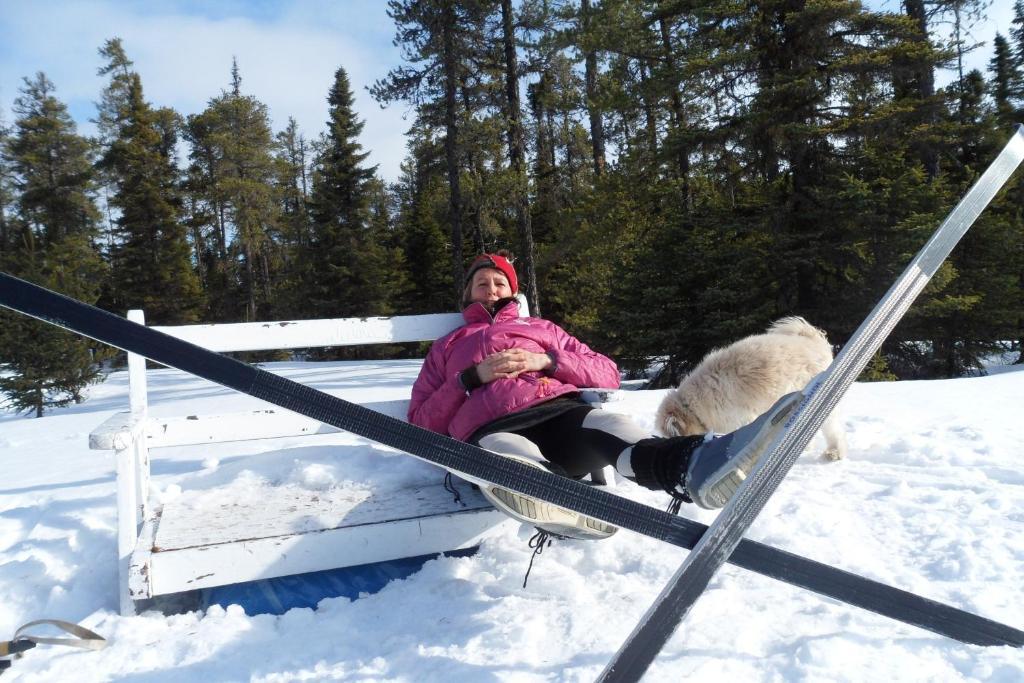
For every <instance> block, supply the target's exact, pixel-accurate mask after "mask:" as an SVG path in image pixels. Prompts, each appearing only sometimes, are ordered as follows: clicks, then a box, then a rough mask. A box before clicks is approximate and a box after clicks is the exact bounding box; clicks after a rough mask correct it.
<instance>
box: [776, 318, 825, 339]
mask: <svg viewBox="0 0 1024 683" xmlns="http://www.w3.org/2000/svg"><path fill="white" fill-rule="evenodd" d="M768 334H794V335H798V336H801V337H807V338H809V339H824V340H825V341H828V338H827V337H826V336H825V332H824V330H820V329H818V328H817V327H815V326H814V325H812V324H810V323H809V322H807V321H806V320H804V319H803V318H801V317H800V316H798V315H792V316H789V317H788V318H780V319H779V320H776V321H775V322H773V323H772V324H771V325H770V326H769V327H768Z"/></svg>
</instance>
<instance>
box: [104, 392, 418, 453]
mask: <svg viewBox="0 0 1024 683" xmlns="http://www.w3.org/2000/svg"><path fill="white" fill-rule="evenodd" d="M363 405H364V406H365V407H367V408H370V409H371V410H376V411H377V412H379V413H384V414H385V415H390V416H391V417H394V418H397V419H399V420H404V419H405V417H406V413H408V411H409V401H408V400H396V401H375V402H370V403H364V404H363ZM97 431H98V430H97ZM339 431H341V430H340V429H338V428H337V427H332V426H330V425H325V424H323V423H322V422H318V421H317V420H313V419H311V418H308V417H305V416H303V415H297V414H296V413H293V412H291V411H288V410H284V409H281V408H268V409H266V410H249V411H245V412H238V413H225V414H223V415H186V416H176V417H162V418H150V419H149V421H148V429H147V430H146V443H147V444H148V445H149V447H150V448H164V447H167V446H194V445H198V444H206V443H228V442H231V441H251V440H255V439H278V438H283V437H291V436H309V435H311V434H334V433H337V432H339ZM94 434H96V432H94ZM108 441H109V439H106V440H104V441H102V443H107V442H108ZM97 443H100V442H97Z"/></svg>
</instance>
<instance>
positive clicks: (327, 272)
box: [305, 68, 392, 317]
mask: <svg viewBox="0 0 1024 683" xmlns="http://www.w3.org/2000/svg"><path fill="white" fill-rule="evenodd" d="M327 101H328V103H329V104H330V107H329V117H330V118H329V120H328V122H327V133H326V135H325V137H324V139H323V141H322V143H321V150H320V153H319V155H318V158H317V161H316V166H315V169H314V172H313V190H312V193H311V197H310V214H311V216H312V228H313V235H312V240H311V243H310V250H309V262H310V264H311V265H310V268H309V270H308V273H307V275H308V278H309V279H308V280H307V282H306V286H305V291H306V293H307V297H308V302H309V314H310V315H311V316H313V317H343V316H355V315H387V314H389V313H391V303H390V301H389V280H390V277H389V275H390V273H391V266H392V264H391V263H389V261H390V260H391V259H390V256H391V255H390V254H389V253H388V251H387V249H385V248H384V246H383V245H382V244H381V243H380V242H379V236H378V235H375V234H374V233H373V232H372V231H371V229H370V220H369V219H370V211H369V209H370V207H369V202H370V192H369V190H370V188H369V183H370V181H371V179H373V177H374V174H375V172H376V167H371V168H366V167H363V166H362V163H363V162H364V161H365V159H366V157H367V156H368V155H369V153H368V152H363V151H361V150H362V147H361V145H360V144H359V142H358V137H359V134H360V133H361V132H362V129H363V123H362V122H361V121H359V120H358V119H357V118H356V116H355V113H354V111H353V109H352V105H353V96H352V90H351V86H350V85H349V80H348V74H346V73H345V70H344V69H343V68H339V69H338V70H337V71H336V72H335V74H334V83H333V84H332V86H331V89H330V93H329V94H328V97H327Z"/></svg>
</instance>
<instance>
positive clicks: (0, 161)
mask: <svg viewBox="0 0 1024 683" xmlns="http://www.w3.org/2000/svg"><path fill="white" fill-rule="evenodd" d="M9 136H10V131H9V129H8V127H7V124H6V123H5V122H4V120H3V117H2V115H0V259H2V258H3V256H4V254H5V253H6V252H8V251H9V250H10V249H11V248H12V246H13V238H14V235H13V228H12V225H11V221H12V219H13V211H14V178H13V171H12V170H11V164H10V162H9V160H8V158H7V155H6V154H5V151H6V149H7V145H8V138H9Z"/></svg>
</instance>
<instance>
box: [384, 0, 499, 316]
mask: <svg viewBox="0 0 1024 683" xmlns="http://www.w3.org/2000/svg"><path fill="white" fill-rule="evenodd" d="M486 5H487V2H486V1H485V0H480V1H473V2H456V1H455V0H389V1H388V16H389V17H391V19H392V20H394V22H395V25H396V38H395V40H396V44H398V45H400V46H401V47H402V56H403V57H404V59H405V60H406V61H407V62H409V63H410V64H411V65H412V66H400V67H396V68H394V69H392V70H391V71H390V72H388V75H387V77H385V78H384V79H382V80H379V81H377V82H376V83H374V85H373V87H372V88H370V92H371V94H372V95H373V96H374V98H376V99H377V100H378V101H379V102H381V103H390V102H396V101H400V100H404V101H407V102H410V103H412V104H414V105H417V106H420V107H421V112H420V113H421V114H425V115H428V116H430V117H431V118H432V119H434V120H432V121H431V123H432V124H437V125H443V126H444V130H445V137H444V152H445V170H446V175H447V179H448V221H447V222H448V225H449V226H450V235H451V240H450V242H451V251H450V254H451V261H450V263H451V272H452V275H451V282H452V283H453V285H454V289H453V292H452V294H453V297H452V299H453V301H458V300H459V299H460V298H461V296H462V292H461V283H462V273H463V268H464V263H463V258H464V255H463V238H464V234H463V233H464V225H463V223H464V217H463V210H464V206H463V196H462V178H461V174H460V171H461V168H462V155H461V154H460V145H461V144H462V131H461V129H460V123H464V122H465V121H466V120H467V119H468V116H467V114H469V113H470V112H468V111H467V107H466V104H467V98H466V97H465V95H466V94H468V93H469V91H468V90H467V89H465V88H464V87H463V86H464V84H465V83H466V82H467V80H468V79H469V78H470V77H471V74H472V73H474V71H475V69H474V67H473V65H472V64H471V63H470V59H471V57H472V56H473V55H474V53H475V51H476V48H477V45H475V44H474V42H475V41H474V38H476V39H478V38H479V37H480V32H479V30H478V28H479V23H478V22H479V21H480V18H481V17H482V16H486V14H487V11H486ZM460 90H461V91H462V94H463V98H461V101H460V97H459V94H460ZM469 104H470V106H472V101H471V100H469Z"/></svg>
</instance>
